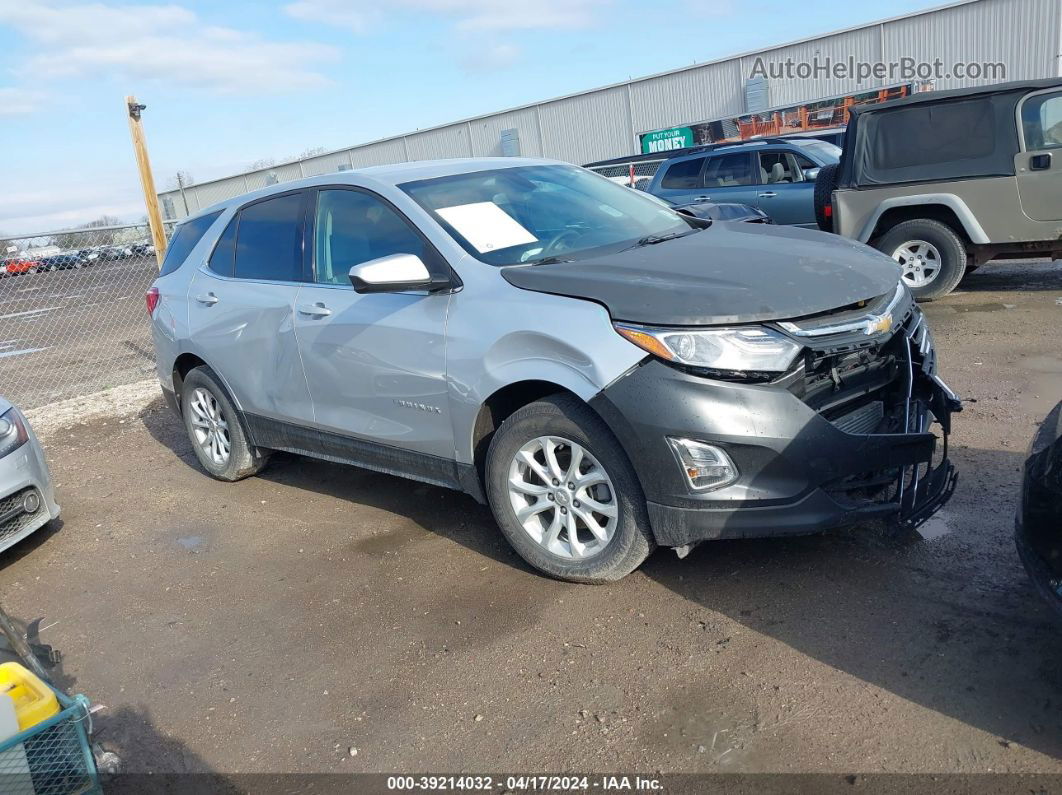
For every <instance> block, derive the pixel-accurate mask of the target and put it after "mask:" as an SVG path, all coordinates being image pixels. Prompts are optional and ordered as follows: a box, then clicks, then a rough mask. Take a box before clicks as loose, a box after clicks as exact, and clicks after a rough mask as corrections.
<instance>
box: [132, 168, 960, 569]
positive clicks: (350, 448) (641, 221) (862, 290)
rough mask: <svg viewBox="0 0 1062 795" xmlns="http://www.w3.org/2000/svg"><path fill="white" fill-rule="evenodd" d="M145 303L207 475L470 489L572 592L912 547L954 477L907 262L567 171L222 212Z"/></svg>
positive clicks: (365, 176) (295, 197) (509, 171)
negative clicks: (803, 546) (750, 545)
mask: <svg viewBox="0 0 1062 795" xmlns="http://www.w3.org/2000/svg"><path fill="white" fill-rule="evenodd" d="M147 298H148V309H149V312H150V314H151V318H152V325H153V329H154V338H155V347H156V352H157V362H158V375H159V379H160V381H161V383H162V387H163V390H164V392H165V393H166V395H167V398H168V399H169V401H170V403H171V404H172V405H173V407H174V408H175V409H176V410H177V411H179V412H180V414H181V416H182V417H183V420H184V423H185V427H186V429H187V432H188V435H189V437H190V439H191V441H192V444H193V447H194V450H195V453H196V455H197V457H198V459H199V461H200V463H201V464H202V466H203V467H204V468H205V469H206V470H207V471H208V472H209V473H210V474H211V475H213V476H214V477H216V478H219V479H222V480H238V479H240V478H243V477H247V476H248V475H251V474H254V473H255V472H257V471H258V470H259V469H261V468H262V466H263V465H264V464H265V463H266V461H267V459H268V456H269V454H270V452H271V451H274V450H285V451H289V452H294V453H299V454H304V455H309V456H315V457H318V458H323V459H327V460H330V461H339V462H347V463H351V464H356V465H358V466H362V467H366V468H369V469H375V470H378V471H382V472H387V473H392V474H395V475H401V476H404V477H408V478H413V479H415V480H420V481H425V482H428V483H434V484H437V485H440V486H445V487H449V488H453V489H459V490H462V491H465V492H467V493H468V494H470V495H471V496H472V497H474V498H475V499H477V500H479V501H481V502H489V504H490V505H491V507H492V508H493V511H494V515H495V517H496V519H497V521H498V524H499V526H500V527H501V530H502V532H503V533H504V534H505V536H506V538H507V539H508V540H509V542H510V543H511V544H512V546H513V547H514V548H515V549H516V551H517V552H518V553H519V554H520V555H521V556H522V557H523V558H524V559H525V560H527V561H528V562H529V563H530V564H531V565H533V566H535V567H536V568H538V569H540V570H541V571H543V572H546V573H548V574H551V575H553V576H556V577H560V578H564V579H568V580H573V581H579V582H603V581H609V580H615V579H618V578H619V577H622V576H624V575H625V574H627V573H628V572H630V571H632V570H633V569H635V568H636V567H637V566H638V565H639V564H640V563H641V562H642V561H643V560H644V559H645V558H646V556H647V555H648V554H649V553H650V551H651V550H652V549H653V547H654V546H656V545H662V546H668V547H674V548H676V549H677V550H678V551H679V552H680V553H683V552H685V551H686V550H688V549H689V548H690V547H691V546H692V545H693V544H696V543H698V542H700V541H703V540H706V539H714V538H734V537H747V536H766V535H785V534H797V533H811V532H818V531H821V530H824V529H827V528H831V527H835V526H838V525H843V524H850V523H853V522H857V521H860V520H862V519H866V518H871V517H877V518H888V519H890V520H895V521H899V522H902V523H905V524H908V525H915V524H917V523H919V522H921V521H923V520H924V519H925V518H927V517H928V516H929V515H930V514H931V513H932V512H933V511H934V510H936V508H938V507H939V506H940V505H941V504H943V502H944V501H946V500H947V498H948V497H949V496H950V494H951V491H952V489H953V488H954V485H955V473H954V469H953V467H952V465H951V464H950V463H949V462H948V460H947V457H946V445H945V446H944V447H941V446H940V445H939V444H938V439H937V436H936V434H935V433H934V432H933V430H935V429H936V430H940V431H941V433H942V434H943V436H944V437H945V439H946V435H947V432H948V429H949V427H950V416H951V412H952V411H954V410H956V409H957V408H958V402H957V400H956V399H955V398H954V395H952V394H951V392H950V391H948V390H947V388H946V387H944V385H943V384H942V382H940V381H939V379H938V378H937V376H936V358H935V354H934V350H933V339H932V335H931V334H930V333H929V330H928V328H927V326H926V323H925V320H924V318H923V316H922V314H921V312H920V311H919V309H918V308H917V307H916V306H915V304H914V302H913V301H912V299H911V296H910V293H909V291H908V290H907V289H906V288H905V287H904V286H903V284H902V283H901V282H900V279H899V269H898V267H897V265H896V263H895V262H893V261H892V260H890V259H889V258H888V257H885V256H883V255H881V254H880V253H878V252H875V251H873V250H872V249H870V248H868V247H866V246H863V245H861V244H858V243H853V242H850V241H846V240H843V239H840V238H837V237H833V236H829V235H825V234H823V233H820V232H812V231H807V230H802V229H795V228H776V227H768V226H756V225H749V224H740V223H726V222H718V221H717V222H712V221H710V220H702V219H697V218H691V217H688V216H685V215H680V214H678V213H676V212H675V211H674V210H671V209H670V208H667V207H663V206H661V205H660V204H659V203H658V202H657V201H655V200H653V199H651V198H648V197H647V196H645V195H643V194H640V193H639V192H637V191H632V190H629V189H627V188H624V187H622V186H619V185H615V184H613V183H612V182H610V181H609V180H607V179H605V178H603V177H600V176H597V175H595V174H593V173H591V172H588V171H585V170H583V169H580V168H576V167H574V166H570V165H566V164H562V163H556V162H552V161H546V160H527V159H516V158H504V159H483V160H452V161H441V162H423V163H409V164H403V165H396V166H386V167H377V168H370V169H365V170H363V171H350V172H346V173H341V174H330V175H325V176H320V177H314V178H312V179H306V180H302V181H299V182H293V183H288V184H285V185H277V186H273V187H271V188H267V189H265V190H263V191H259V192H257V193H253V194H250V195H247V196H243V197H240V198H236V199H231V200H229V201H226V202H224V203H223V204H220V205H217V206H215V207H213V208H210V209H208V210H206V211H204V212H202V213H201V214H199V215H197V216H195V217H193V218H191V219H189V220H187V221H185V222H184V223H182V224H181V225H180V226H179V227H178V229H177V231H176V233H175V235H174V238H173V240H172V242H171V244H170V247H169V250H168V252H167V255H166V259H165V262H164V264H163V269H162V272H161V275H160V276H159V278H158V280H157V281H156V282H155V284H154V286H153V287H152V288H151V290H150V291H149V292H148V296H147ZM934 423H936V424H937V426H939V428H937V427H936V426H934Z"/></svg>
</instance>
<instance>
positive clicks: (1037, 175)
mask: <svg viewBox="0 0 1062 795" xmlns="http://www.w3.org/2000/svg"><path fill="white" fill-rule="evenodd" d="M1018 113H1019V117H1020V119H1021V132H1022V140H1023V146H1022V150H1023V151H1021V152H1019V153H1018V157H1017V161H1016V162H1015V171H1014V173H1015V174H1017V176H1018V192H1019V194H1020V196H1021V206H1022V210H1023V211H1024V212H1025V214H1026V215H1027V216H1029V218H1032V219H1033V220H1034V221H1062V91H1054V90H1052V91H1043V92H1040V93H1037V94H1030V95H1029V96H1027V97H1025V99H1023V100H1022V102H1021V105H1020V107H1019V111H1018Z"/></svg>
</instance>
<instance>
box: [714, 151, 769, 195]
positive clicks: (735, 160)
mask: <svg viewBox="0 0 1062 795" xmlns="http://www.w3.org/2000/svg"><path fill="white" fill-rule="evenodd" d="M755 181H756V180H754V179H753V177H752V162H751V159H750V158H749V156H748V153H745V152H742V153H741V154H732V155H719V156H718V157H713V158H712V159H711V160H709V161H708V167H707V168H706V169H705V170H704V184H705V187H708V188H732V187H734V186H737V185H752V184H753V183H755Z"/></svg>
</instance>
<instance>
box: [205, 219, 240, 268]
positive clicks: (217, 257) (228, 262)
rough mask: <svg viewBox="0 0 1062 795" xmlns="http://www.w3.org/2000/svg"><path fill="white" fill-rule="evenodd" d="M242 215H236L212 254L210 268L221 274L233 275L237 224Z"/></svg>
mask: <svg viewBox="0 0 1062 795" xmlns="http://www.w3.org/2000/svg"><path fill="white" fill-rule="evenodd" d="M239 219H240V216H239V215H234V216H233V217H232V220H231V221H229V225H228V226H226V227H225V231H224V232H222V233H221V237H219V238H218V242H217V245H216V246H214V253H213V254H211V255H210V270H212V271H214V273H216V274H218V275H219V276H232V273H233V270H234V267H235V265H236V226H237V224H238V223H239Z"/></svg>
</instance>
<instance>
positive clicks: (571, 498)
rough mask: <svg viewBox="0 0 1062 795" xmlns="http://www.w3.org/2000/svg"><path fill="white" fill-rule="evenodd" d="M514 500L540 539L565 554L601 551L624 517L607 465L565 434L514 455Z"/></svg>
mask: <svg viewBox="0 0 1062 795" xmlns="http://www.w3.org/2000/svg"><path fill="white" fill-rule="evenodd" d="M509 502H510V503H511V505H512V508H513V511H514V512H515V513H516V519H517V521H518V522H519V523H520V525H521V526H522V527H523V528H524V531H525V532H526V533H527V534H528V535H529V536H530V537H531V538H532V539H533V540H534V541H535V543H537V544H538V545H539V546H541V547H542V548H543V549H545V550H547V551H548V552H550V553H552V554H554V555H557V556H559V557H562V558H568V559H574V560H585V559H587V558H592V557H594V556H595V555H597V554H599V553H600V552H601V551H602V550H604V549H605V547H607V546H608V543H609V541H611V540H612V537H613V535H615V532H616V526H617V524H618V522H619V505H618V504H617V501H616V490H615V488H614V487H613V485H612V480H611V479H610V478H609V476H608V473H607V472H606V471H605V468H604V467H603V466H601V463H600V462H599V461H598V460H597V459H596V458H594V456H593V455H592V454H591V453H590V451H589V450H587V449H585V448H584V447H582V446H581V445H579V444H577V443H575V442H573V441H571V440H570V439H565V438H563V437H560V436H539V437H537V438H535V439H532V440H531V441H529V442H528V443H527V444H525V445H524V446H523V447H521V448H520V449H519V450H518V451H517V453H516V455H515V456H513V460H512V462H511V463H510V465H509Z"/></svg>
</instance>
